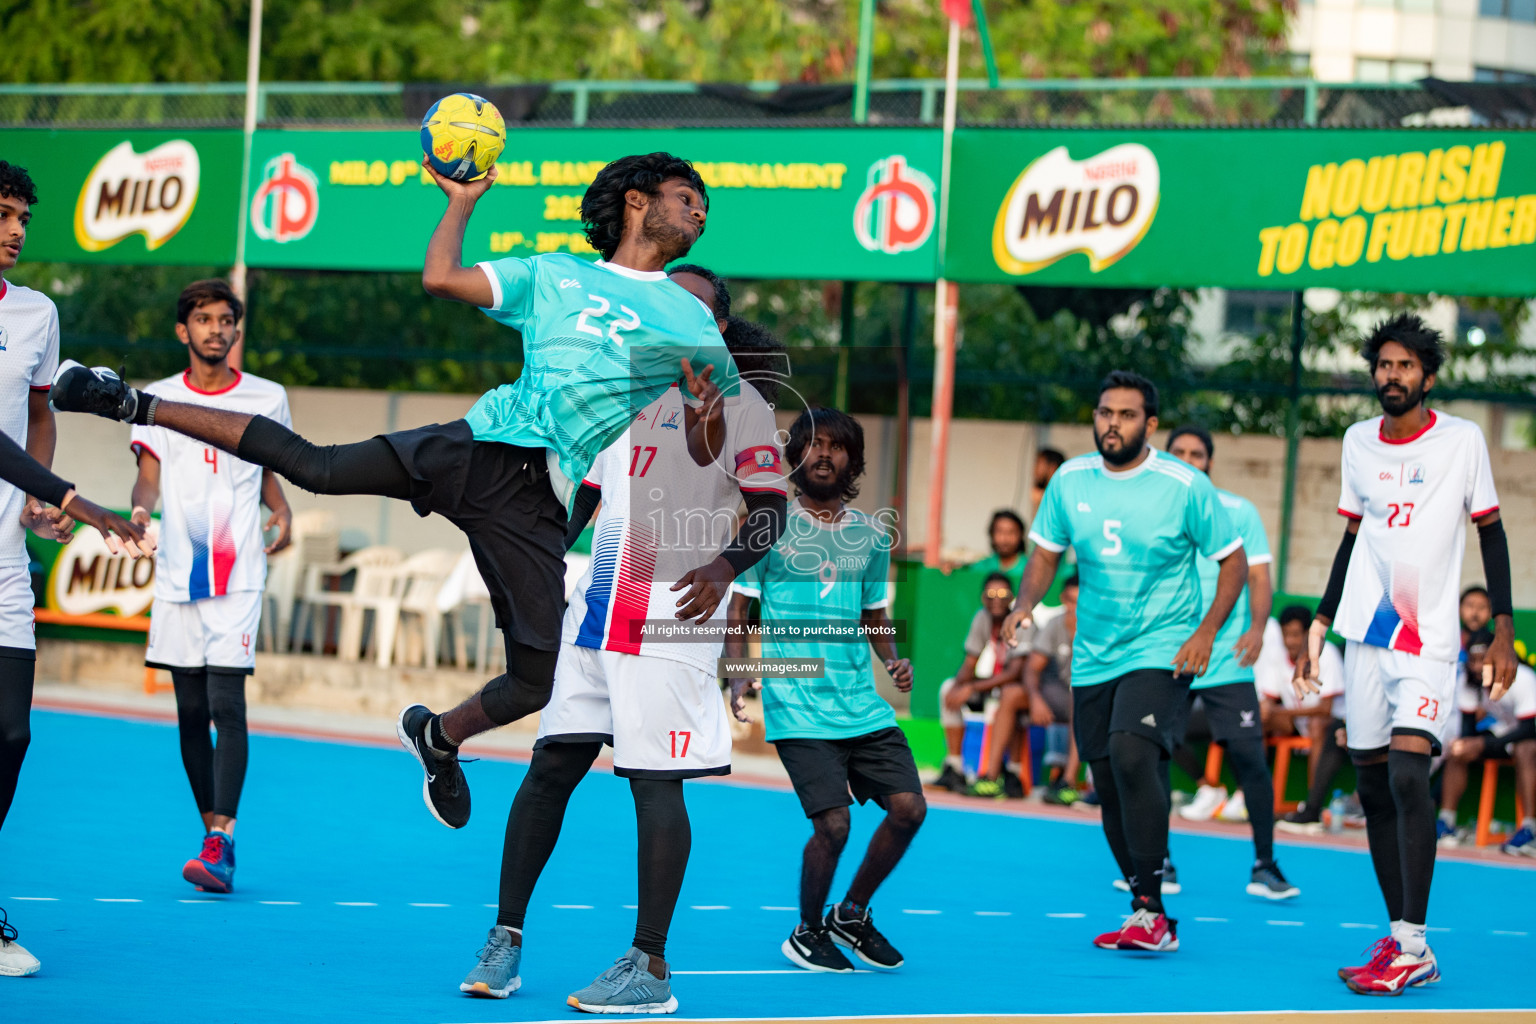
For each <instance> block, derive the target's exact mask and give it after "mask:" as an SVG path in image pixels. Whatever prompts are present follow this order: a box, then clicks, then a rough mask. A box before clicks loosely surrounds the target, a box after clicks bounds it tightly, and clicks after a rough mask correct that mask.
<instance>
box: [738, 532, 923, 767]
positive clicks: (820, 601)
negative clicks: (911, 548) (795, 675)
mask: <svg viewBox="0 0 1536 1024" xmlns="http://www.w3.org/2000/svg"><path fill="white" fill-rule="evenodd" d="M890 565H891V536H890V534H889V533H887V532H886V531H885V530H884V529H883V528H882V527H881V526H880V524H879V523H877V522H875V520H873V519H871V518H870V517H869V516H867V515H865V514H864V513H862V512H857V511H855V510H853V509H846V510H845V511H844V513H843V516H842V518H841V519H839V520H838V521H837V522H836V523H827V522H824V521H823V520H821V519H819V518H817V517H816V516H814V515H812V514H811V513H810V512H807V511H806V510H805V509H804V508H803V507H802V506H801V505H800V504H799V502H791V503H790V506H789V517H788V519H787V521H786V522H785V525H784V533H783V535H782V536H780V537H779V540H778V543H777V544H775V545H774V546H773V548H772V550H770V551H769V552H768V554H767V555H766V556H764V557H763V558H762V560H760V561H759V562H758V563H757V564H756V565H754V566H753V567H752V568H750V569H748V570H747V571H746V572H745V573H743V574H742V575H741V577H740V578H739V579H737V581H736V584H735V589H736V590H737V591H738V592H739V593H742V594H746V595H747V596H748V597H755V598H757V599H758V600H759V601H760V602H761V610H760V612H759V615H758V618H759V620H760V621H761V622H762V623H763V628H764V634H763V657H765V658H797V659H807V660H808V659H812V658H821V659H823V661H824V662H825V665H826V670H825V674H824V675H823V676H822V678H820V679H811V678H806V679H764V680H763V719H764V724H765V726H766V732H767V739H768V741H769V742H770V743H772V742H775V741H778V740H785V739H829V740H831V739H847V738H849V737H853V736H864V735H866V734H868V733H872V732H875V731H877V730H880V729H885V728H889V727H890V726H893V725H895V724H896V713H895V712H894V711H892V710H891V706H890V705H889V704H887V703H886V702H885V700H884V698H882V697H881V696H880V694H879V693H878V692H877V691H876V690H875V677H874V672H873V668H872V665H871V662H870V656H869V655H870V651H869V640H868V639H867V638H866V637H863V636H860V635H858V634H857V632H851V633H850V632H847V631H848V630H850V628H851V627H853V626H856V625H857V623H858V621H859V617H860V616H861V615H862V614H863V613H864V611H865V610H866V609H872V608H884V607H885V606H886V602H887V598H886V577H887V576H888V575H889V570H890ZM816 626H821V627H824V628H836V629H839V630H842V631H844V632H841V633H840V635H838V636H836V637H833V638H823V639H811V640H801V641H797V640H793V639H790V638H788V637H786V636H783V635H781V634H782V633H783V632H785V631H787V630H788V629H790V628H795V629H801V630H803V629H806V628H808V627H816Z"/></svg>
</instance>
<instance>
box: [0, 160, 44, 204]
mask: <svg viewBox="0 0 1536 1024" xmlns="http://www.w3.org/2000/svg"><path fill="white" fill-rule="evenodd" d="M0 196H3V197H5V198H6V199H20V200H21V201H22V202H24V203H26V204H27V205H28V206H36V205H37V186H36V185H34V184H32V176H31V175H30V174H28V173H27V169H26V168H25V167H18V166H16V165H15V164H11V163H6V162H5V161H4V160H0Z"/></svg>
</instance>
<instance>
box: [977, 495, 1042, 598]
mask: <svg viewBox="0 0 1536 1024" xmlns="http://www.w3.org/2000/svg"><path fill="white" fill-rule="evenodd" d="M1026 530H1027V528H1026V527H1025V525H1024V520H1023V519H1021V518H1020V517H1019V514H1018V513H1017V512H1015V511H1013V510H1012V509H1007V508H1005V509H999V510H998V511H996V512H994V513H992V522H991V523H990V524H989V525H988V526H987V541H988V543H989V544H990V545H991V547H992V553H991V554H990V555H988V556H987V557H986V558H983V559H982V560H981V561H979V562H972V563H971V564H970V565H969V566H968V567H967V568H969V569H971V570H973V571H979V572H996V573H1002V574H1003V576H1005V577H1007V579H1008V585H1009V586H1010V587H1012V588H1013V589H1014V591H1015V592H1017V591H1018V589H1019V581H1020V580H1022V579H1023V578H1024V562H1025V558H1024V534H1025V532H1026Z"/></svg>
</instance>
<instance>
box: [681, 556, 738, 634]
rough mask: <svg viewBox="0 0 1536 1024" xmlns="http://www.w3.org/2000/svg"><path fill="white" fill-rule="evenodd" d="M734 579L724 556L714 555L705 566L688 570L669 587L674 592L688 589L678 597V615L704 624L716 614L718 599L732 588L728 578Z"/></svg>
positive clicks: (733, 573)
mask: <svg viewBox="0 0 1536 1024" xmlns="http://www.w3.org/2000/svg"><path fill="white" fill-rule="evenodd" d="M735 578H736V570H735V569H733V568H731V563H730V562H728V561H726V559H725V556H724V555H716V556H715V559H714V561H712V562H710V563H709V564H708V565H701V566H699V567H698V568H697V569H689V570H688V571H687V572H686V573H684V574H683V578H682V579H680V580H678V581H677V582H676V583H674V584H672V587H671V589H672V591H673V592H676V591H679V590H682V589H684V588H687V591H688V592H687V593H685V594H684V595H683V596H682V597H680V598H678V599H677V604H678V608H677V617H678V618H679V619H693V620H694V621H695V622H696V623H698V624H699V625H701V626H702V625H704V623H706V622H708V621H709V617H710V616H711V615H713V614H715V609H716V608H718V607H720V602H721V601H723V600H725V595H726V593H727V592H728V591H729V590H730V589H731V581H732V580H734V579H735Z"/></svg>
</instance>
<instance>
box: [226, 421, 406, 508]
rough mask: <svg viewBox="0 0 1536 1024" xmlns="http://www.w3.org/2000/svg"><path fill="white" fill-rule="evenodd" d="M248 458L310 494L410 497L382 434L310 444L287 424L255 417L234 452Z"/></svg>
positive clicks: (401, 466)
mask: <svg viewBox="0 0 1536 1024" xmlns="http://www.w3.org/2000/svg"><path fill="white" fill-rule="evenodd" d="M236 454H237V455H239V456H240V458H242V459H244V460H245V461H247V462H254V463H255V464H256V465H258V466H264V467H266V468H267V469H270V470H272V471H273V472H274V473H278V474H281V475H282V476H284V477H286V478H287V479H288V480H291V481H292V482H293V483H294V484H295V485H297V486H299V487H302V488H304V490H306V491H309V492H311V493H313V494H378V495H381V496H383V497H385V498H399V499H401V500H402V501H409V500H410V498H411V475H410V474H409V473H408V472H406V469H405V465H404V464H403V463H401V461H400V456H398V455H396V454H395V449H394V448H393V447H391V446H390V443H389V442H388V441H386V440H384V439H383V438H382V437H370V438H369V439H368V440H366V441H358V442H356V443H355V444H333V445H327V446H325V447H323V448H322V447H320V446H319V445H316V444H312V443H310V442H309V441H307V440H305V439H304V438H303V437H300V436H299V435H298V434H295V433H294V432H293V431H291V430H289V429H288V428H287V427H285V426H283V425H282V424H281V423H278V422H277V421H276V420H270V419H268V418H267V417H265V416H257V417H255V418H254V419H252V420H251V422H250V424H249V425H248V426H247V427H246V428H245V433H244V434H243V435H241V437H240V445H239V450H238V451H237V452H236Z"/></svg>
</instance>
